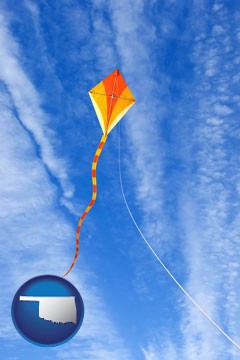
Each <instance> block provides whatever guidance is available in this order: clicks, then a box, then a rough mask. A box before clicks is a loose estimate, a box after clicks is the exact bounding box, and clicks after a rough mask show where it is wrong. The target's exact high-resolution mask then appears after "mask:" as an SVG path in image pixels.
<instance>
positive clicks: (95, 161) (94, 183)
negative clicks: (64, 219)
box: [63, 135, 107, 277]
mask: <svg viewBox="0 0 240 360" xmlns="http://www.w3.org/2000/svg"><path fill="white" fill-rule="evenodd" d="M106 140H107V135H103V136H102V138H101V140H100V143H99V145H98V148H97V151H96V153H95V155H94V158H93V162H92V198H91V201H90V203H89V204H88V206H87V207H86V209H85V210H84V212H83V214H82V216H81V217H80V220H79V222H78V226H77V231H76V248H75V255H74V258H73V261H72V264H71V266H70V267H69V269H68V271H67V272H66V273H65V274H64V275H63V277H65V276H66V275H67V274H68V273H70V271H71V270H72V268H73V266H74V265H75V262H76V260H77V257H78V253H79V238H80V229H81V226H82V223H83V220H84V218H85V217H86V215H87V213H88V212H89V211H90V210H91V208H92V207H93V205H94V203H95V201H96V198H97V176H96V175H97V174H96V170H97V164H98V159H99V156H100V154H101V152H102V149H103V147H104V145H105V142H106Z"/></svg>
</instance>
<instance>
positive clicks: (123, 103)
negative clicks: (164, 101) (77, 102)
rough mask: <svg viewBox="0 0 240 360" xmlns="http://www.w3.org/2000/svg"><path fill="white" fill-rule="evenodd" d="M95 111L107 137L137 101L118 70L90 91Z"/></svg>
mask: <svg viewBox="0 0 240 360" xmlns="http://www.w3.org/2000/svg"><path fill="white" fill-rule="evenodd" d="M89 95H90V98H91V100H92V103H93V106H94V109H95V111H96V114H97V117H98V120H99V122H100V125H101V128H102V131H103V133H104V134H105V135H107V134H109V132H110V131H111V130H112V129H113V128H114V126H115V125H116V124H117V123H118V122H119V121H120V120H121V118H122V117H123V116H124V115H125V114H126V112H127V111H128V110H129V109H130V108H131V107H132V106H133V104H134V103H135V99H134V97H133V95H132V93H131V91H130V89H129V87H128V86H127V84H126V82H125V80H124V78H123V76H122V75H121V73H120V71H119V70H118V69H116V70H114V71H113V72H112V73H111V74H110V75H108V76H107V77H106V78H105V79H104V80H103V81H101V82H100V83H99V84H97V85H96V86H95V87H94V88H92V89H91V90H90V91H89Z"/></svg>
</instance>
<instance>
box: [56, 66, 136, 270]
mask: <svg viewBox="0 0 240 360" xmlns="http://www.w3.org/2000/svg"><path fill="white" fill-rule="evenodd" d="M89 96H90V98H91V101H92V104H93V107H94V109H95V111H96V114H97V117H98V120H99V123H100V126H101V128H102V132H103V135H102V137H101V140H100V142H99V145H98V147H97V150H96V153H95V155H94V158H93V162H92V198H91V200H90V202H89V204H88V206H87V207H86V209H85V210H84V212H83V214H82V216H81V217H80V220H79V222H78V225H77V231H76V247H75V255H74V258H73V261H72V263H71V265H70V267H69V269H68V271H67V272H66V273H65V274H64V275H63V277H65V276H66V275H67V274H68V273H69V272H70V271H71V270H72V268H73V266H74V265H75V263H76V260H77V257H78V254H79V239H80V230H81V226H82V223H83V220H84V219H85V217H86V215H87V214H88V212H89V211H90V210H91V208H92V207H93V205H94V203H95V201H96V198H97V175H96V170H97V164H98V160H99V157H100V155H101V152H102V149H103V147H104V145H105V143H106V140H107V137H108V134H109V133H110V131H111V130H112V129H113V128H114V126H115V125H117V123H118V122H119V121H120V120H121V118H122V117H123V116H124V115H125V114H126V113H127V111H128V110H129V109H130V108H131V107H132V106H133V105H134V103H135V98H134V97H133V95H132V93H131V91H130V89H129V87H128V86H127V84H126V82H125V80H124V78H123V76H122V75H121V73H120V71H119V70H118V69H116V70H114V71H113V72H112V73H111V74H110V75H108V76H107V77H106V78H105V79H104V80H102V81H101V82H100V83H99V84H97V85H96V86H95V87H94V88H92V89H91V90H90V91H89Z"/></svg>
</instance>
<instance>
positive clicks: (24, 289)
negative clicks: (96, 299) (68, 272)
mask: <svg viewBox="0 0 240 360" xmlns="http://www.w3.org/2000/svg"><path fill="white" fill-rule="evenodd" d="M83 315H84V305H83V301H82V298H81V295H80V294H79V292H78V290H77V289H76V288H75V287H74V286H73V285H72V284H71V283H70V282H69V281H67V280H65V279H64V278H62V277H59V276H54V275H42V276H37V277H35V278H32V279H30V280H28V281H27V282H26V283H24V284H23V285H22V286H21V287H20V288H19V290H18V291H17V292H16V295H15V296H14V298H13V303H12V319H13V323H14V325H15V327H16V329H17V331H18V332H19V333H20V335H22V336H23V337H24V338H25V339H26V340H28V341H30V342H31V343H33V344H35V345H40V346H55V345H60V344H63V343H64V342H66V341H68V340H69V339H71V338H72V337H73V336H74V335H75V334H76V333H77V331H78V330H79V329H80V327H81V324H82V321H83Z"/></svg>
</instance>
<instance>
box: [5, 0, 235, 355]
mask: <svg viewBox="0 0 240 360" xmlns="http://www.w3.org/2000/svg"><path fill="white" fill-rule="evenodd" d="M239 24H240V3H239V2H238V1H237V0H235V1H234V0H231V1H227V0H225V1H207V0H194V1H179V0H178V1H177V0H165V1H157V0H148V1H144V0H136V1H134V2H130V1H127V0H122V1H121V2H120V1H119V2H116V1H103V0H92V1H77V0H52V1H47V0H38V1H37V0H36V1H31V0H23V1H17V0H10V1H7V0H1V2H0V54H1V56H0V113H1V116H0V127H1V131H0V143H1V158H0V172H1V176H0V199H1V201H0V221H1V227H0V238H1V241H0V247H1V248H0V261H1V268H2V276H1V289H2V291H1V292H0V299H1V307H0V343H1V354H3V355H1V356H2V358H3V359H7V360H17V359H31V358H33V357H34V359H36V360H38V359H41V360H42V359H43V360H45V359H46V360H48V359H64V360H65V359H67V360H68V359H69V360H74V359H84V360H93V359H94V360H109V359H111V360H123V359H124V360H159V359H161V360H165V359H167V360H175V359H183V360H202V359H208V360H217V359H220V358H221V359H224V360H230V359H231V360H232V359H233V360H234V359H239V351H238V350H237V349H235V348H234V347H233V345H232V344H230V343H229V342H228V341H227V340H226V339H225V338H224V337H223V336H222V335H221V334H220V333H219V332H218V331H217V330H216V329H215V328H214V327H213V326H212V324H210V323H209V322H208V321H207V320H206V319H205V318H204V317H203V316H202V314H200V313H199V311H198V310H197V309H196V308H195V307H194V306H193V305H192V304H191V303H190V302H189V300H188V299H186V297H185V296H184V294H183V293H182V292H181V291H180V290H179V289H178V288H177V287H176V285H175V284H174V283H173V281H172V280H171V279H170V278H169V276H168V275H167V274H166V273H165V272H164V270H163V269H162V268H161V266H160V265H159V263H158V262H157V261H156V259H155V258H154V257H153V255H152V254H151V252H150V251H149V249H148V248H147V247H146V245H145V244H144V242H143V240H142V239H141V237H140V236H139V234H138V232H137V230H136V228H135V227H134V225H133V223H132V221H131V219H130V217H129V215H128V212H127V209H126V207H125V205H124V201H123V198H122V195H121V189H120V183H119V173H118V128H117V127H116V128H115V129H114V130H113V131H112V132H111V134H110V135H109V138H108V141H107V143H106V146H105V148H104V150H103V153H102V155H101V158H100V161H99V164H98V184H99V188H98V190H99V192H98V198H97V202H96V204H95V205H94V208H93V209H92V210H91V212H90V213H89V215H88V217H87V218H86V220H85V222H84V225H83V228H82V231H81V251H80V256H79V259H78V262H77V264H76V266H75V267H74V269H73V271H72V272H71V273H70V274H69V275H68V277H67V278H68V280H69V281H71V282H72V283H73V284H74V285H75V286H76V287H77V288H78V289H79V291H80V293H81V295H82V297H83V300H84V304H85V310H86V312H85V318H84V322H83V325H82V328H81V329H80V331H79V332H78V334H77V335H76V336H75V337H74V338H73V339H72V340H71V341H69V342H67V343H65V344H64V345H62V346H59V347H55V348H41V347H37V346H34V345H32V344H29V343H28V342H26V341H25V340H24V339H22V338H21V337H20V335H19V334H18V333H17V332H16V330H15V328H14V326H13V324H12V320H11V315H10V308H11V302H12V298H13V296H14V294H15V292H16V291H17V289H18V288H19V287H20V286H21V285H22V284H23V283H24V282H25V281H27V280H28V279H29V278H31V277H34V276H37V275H42V274H54V275H62V274H63V273H64V272H65V271H66V270H67V269H68V267H69V265H70V263H71V260H72V257H73V254H74V242H75V229H76V225H77V222H78V218H79V216H80V215H81V213H82V211H83V210H84V209H85V206H86V205H87V204H88V202H89V199H90V197H91V162H92V159H93V155H94V153H95V150H96V147H97V145H98V142H99V140H100V137H101V128H100V126H99V123H98V120H97V117H96V115H95V113H94V110H93V107H92V104H91V101H90V99H89V96H88V90H89V89H91V88H92V87H93V86H95V85H96V84H97V83H98V82H99V81H101V80H102V79H103V78H104V77H106V76H107V75H108V74H109V73H110V72H111V71H113V70H114V69H115V68H119V69H120V71H121V72H122V74H123V76H124V77H125V79H126V81H127V83H128V85H129V87H130V89H131V91H132V93H133V94H134V96H135V98H136V104H135V105H134V107H133V108H132V109H131V110H130V112H129V113H128V114H127V115H126V116H125V117H124V119H122V120H121V133H122V136H121V143H122V149H121V151H122V176H123V183H124V189H125V192H126V197H127V199H128V201H129V205H130V207H131V209H132V212H133V214H134V216H135V218H136V220H137V222H138V225H139V226H140V228H141V230H142V231H143V233H144V235H145V236H146V237H147V239H148V241H149V242H150V244H151V246H153V247H154V249H155V251H156V252H157V253H158V255H159V256H160V257H161V259H163V260H164V262H165V264H166V265H167V266H168V267H169V269H170V270H171V271H172V272H173V274H174V275H175V276H176V278H177V279H178V281H179V282H180V283H181V284H183V285H184V287H185V288H186V289H187V290H188V292H189V293H190V294H191V296H192V297H193V298H194V299H195V300H196V301H198V303H199V304H200V305H201V306H202V307H203V308H204V310H206V311H207V312H208V313H209V315H211V316H212V317H213V319H214V320H215V321H216V322H217V323H218V324H219V325H220V326H221V327H222V328H223V329H224V330H225V331H226V332H227V333H228V334H229V335H230V336H232V337H233V338H234V340H235V341H236V342H238V343H240V335H239V333H240V307H239V298H240V290H239V275H240V268H239V251H240V240H239V236H240V225H239V224H240V211H239V209H240V207H239V204H240V201H239V200H240V199H239V198H240V175H239V155H240V146H239V140H240V126H239V103H240V96H239V80H240V72H239V68H240V56H239V53H240V52H239V48H240V25H239Z"/></svg>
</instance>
